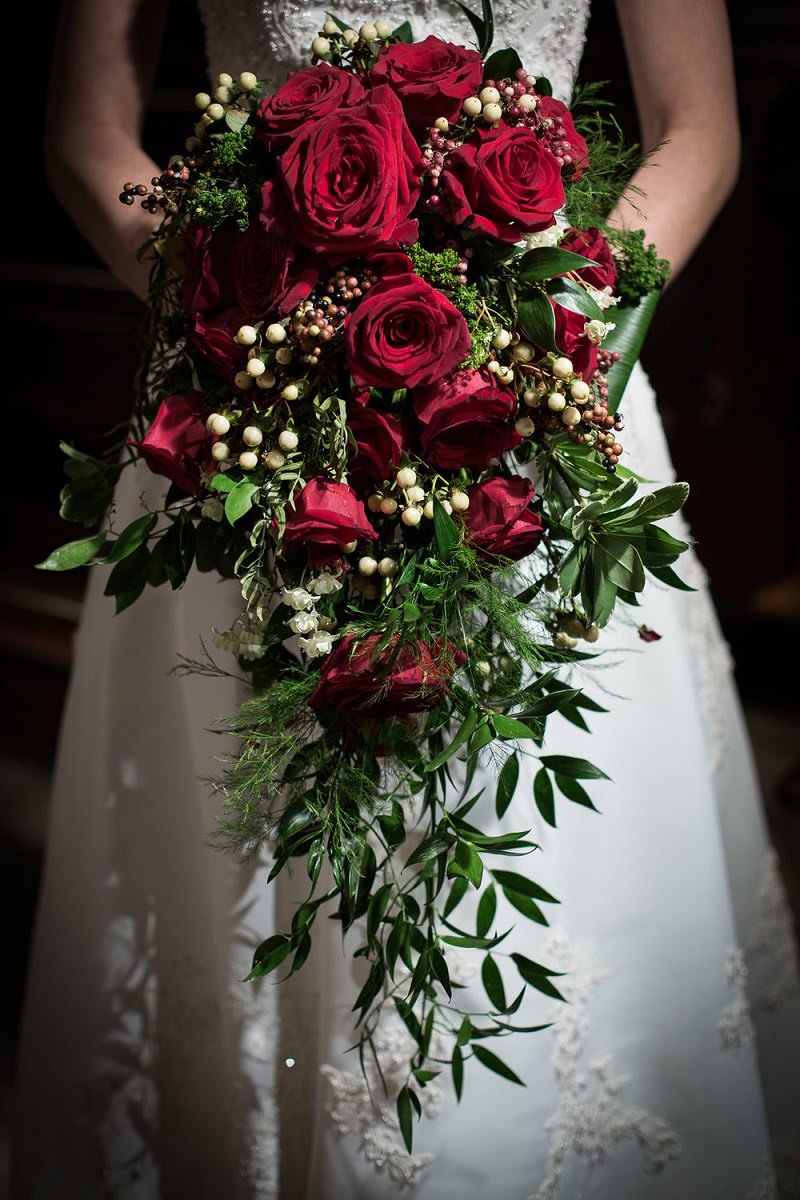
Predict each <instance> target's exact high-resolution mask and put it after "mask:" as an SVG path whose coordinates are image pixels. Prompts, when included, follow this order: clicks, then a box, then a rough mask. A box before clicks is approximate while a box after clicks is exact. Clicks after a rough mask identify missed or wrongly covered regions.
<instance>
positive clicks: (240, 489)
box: [225, 479, 258, 525]
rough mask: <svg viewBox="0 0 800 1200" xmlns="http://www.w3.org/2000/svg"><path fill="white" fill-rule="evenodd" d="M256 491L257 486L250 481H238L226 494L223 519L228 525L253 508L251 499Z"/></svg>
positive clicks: (233, 523)
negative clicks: (224, 518)
mask: <svg viewBox="0 0 800 1200" xmlns="http://www.w3.org/2000/svg"><path fill="white" fill-rule="evenodd" d="M257 491H258V484H256V483H253V481H252V479H240V480H239V482H238V483H237V484H236V486H235V487H234V488H232V490H231V491H230V492H228V497H227V499H226V501H225V517H226V519H227V521H228V523H229V524H230V525H235V524H236V522H237V521H238V520H239V519H240V517H243V516H244V515H245V513H247V512H249V511H250V509H251V508H252V506H253V497H254V496H255V494H256V492H257Z"/></svg>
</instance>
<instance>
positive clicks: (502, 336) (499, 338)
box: [492, 329, 511, 350]
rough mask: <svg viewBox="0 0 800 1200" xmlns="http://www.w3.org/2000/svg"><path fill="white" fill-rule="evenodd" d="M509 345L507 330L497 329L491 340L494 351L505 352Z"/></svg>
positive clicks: (509, 337) (509, 336) (509, 335)
mask: <svg viewBox="0 0 800 1200" xmlns="http://www.w3.org/2000/svg"><path fill="white" fill-rule="evenodd" d="M510 344H511V334H510V333H509V332H508V330H507V329H498V331H497V333H496V334H495V335H494V337H493V338H492V345H493V346H494V348H495V350H505V348H506V346H508V345H510Z"/></svg>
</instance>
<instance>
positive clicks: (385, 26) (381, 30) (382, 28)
mask: <svg viewBox="0 0 800 1200" xmlns="http://www.w3.org/2000/svg"><path fill="white" fill-rule="evenodd" d="M375 32H376V33H377V35H378V37H379V38H381V39H383V38H388V37H391V34H392V27H391V25H390V24H389V22H388V21H376V22H375Z"/></svg>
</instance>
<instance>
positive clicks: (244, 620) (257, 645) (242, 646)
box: [211, 613, 266, 662]
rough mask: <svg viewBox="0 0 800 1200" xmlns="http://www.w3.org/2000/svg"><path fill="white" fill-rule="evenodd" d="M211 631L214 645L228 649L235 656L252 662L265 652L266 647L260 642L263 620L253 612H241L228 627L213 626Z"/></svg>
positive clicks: (262, 632) (262, 634) (221, 648)
mask: <svg viewBox="0 0 800 1200" xmlns="http://www.w3.org/2000/svg"><path fill="white" fill-rule="evenodd" d="M211 632H212V634H213V641H214V645H215V646H217V647H218V648H219V649H220V650H228V651H230V653H231V654H235V655H236V656H237V658H246V659H247V660H248V661H249V662H253V661H254V660H255V659H257V658H263V656H264V654H265V653H266V648H265V647H264V646H262V644H261V643H262V640H263V637H264V622H263V621H262V620H260V618H258V617H257V616H255V614H254V613H242V615H241V616H240V617H238V618H237V619H236V620H235V621H234V623H233V625H232V626H231V628H230V629H217V628H216V627H213V628H212V630H211Z"/></svg>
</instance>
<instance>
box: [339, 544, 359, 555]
mask: <svg viewBox="0 0 800 1200" xmlns="http://www.w3.org/2000/svg"><path fill="white" fill-rule="evenodd" d="M357 545H358V542H344V544H343V545H341V546H340V547H339V549H340V550H341V552H342V554H352V553H353V551H354V550H355V548H356V546H357Z"/></svg>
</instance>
